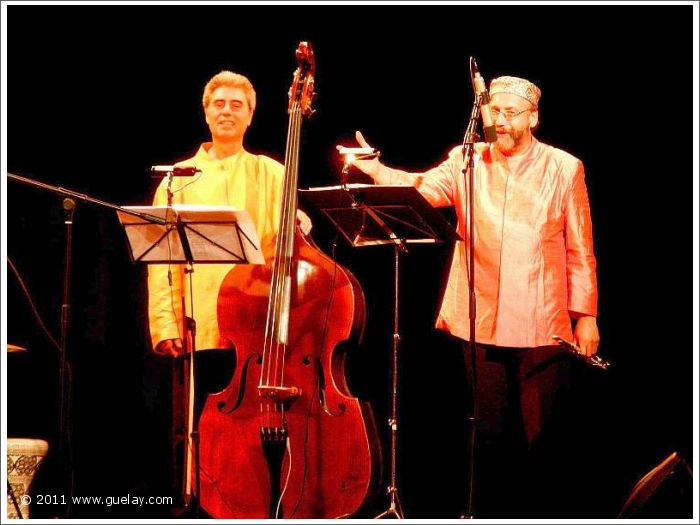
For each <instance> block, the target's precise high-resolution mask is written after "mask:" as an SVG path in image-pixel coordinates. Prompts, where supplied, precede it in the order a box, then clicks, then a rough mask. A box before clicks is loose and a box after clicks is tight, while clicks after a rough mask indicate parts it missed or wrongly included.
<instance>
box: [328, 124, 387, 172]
mask: <svg viewBox="0 0 700 525" xmlns="http://www.w3.org/2000/svg"><path fill="white" fill-rule="evenodd" d="M355 140H357V143H358V144H359V145H360V147H362V148H371V147H372V146H370V145H369V144H368V143H367V141H366V140H365V138H364V137H363V136H362V133H360V132H359V131H356V132H355ZM342 147H343V146H336V148H337V149H340V148H342ZM351 165H352V166H355V167H356V168H357V169H359V170H360V171H362V172H363V173H366V174H367V175H369V176H370V177H372V178H373V179H374V180H375V182H378V183H380V181H379V180H377V178H378V177H379V171H380V169H381V166H382V165H381V163H380V162H379V158H378V157H374V158H373V159H367V160H354V161H352V163H351Z"/></svg>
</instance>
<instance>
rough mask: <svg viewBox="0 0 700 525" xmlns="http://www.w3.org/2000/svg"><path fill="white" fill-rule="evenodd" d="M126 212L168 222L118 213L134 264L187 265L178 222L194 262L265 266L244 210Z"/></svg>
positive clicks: (193, 207) (188, 207)
mask: <svg viewBox="0 0 700 525" xmlns="http://www.w3.org/2000/svg"><path fill="white" fill-rule="evenodd" d="M124 209H125V210H132V211H135V212H139V213H142V214H148V215H151V216H153V217H155V218H158V219H162V220H166V222H165V223H158V222H151V221H149V220H148V219H146V218H143V217H138V216H135V215H130V214H128V213H126V212H122V211H117V214H118V216H119V221H120V222H121V223H122V225H124V228H125V230H126V234H127V237H128V239H129V244H130V247H131V249H132V257H133V259H134V260H135V261H141V262H150V263H166V262H168V263H169V262H185V261H186V254H185V250H184V247H183V245H182V239H181V238H180V234H179V232H178V230H177V228H176V225H177V224H178V219H179V220H180V224H181V225H182V226H183V231H184V233H185V236H186V239H187V240H186V242H187V244H188V245H189V247H190V251H191V254H192V259H193V262H237V263H242V262H245V263H248V264H264V263H265V258H264V256H263V254H262V252H261V251H260V241H259V239H258V236H257V232H256V230H255V225H254V224H253V220H252V219H251V217H250V214H249V213H248V212H247V211H245V210H237V209H236V208H233V207H231V206H215V205H203V204H174V205H173V206H172V207H171V208H168V207H166V206H124Z"/></svg>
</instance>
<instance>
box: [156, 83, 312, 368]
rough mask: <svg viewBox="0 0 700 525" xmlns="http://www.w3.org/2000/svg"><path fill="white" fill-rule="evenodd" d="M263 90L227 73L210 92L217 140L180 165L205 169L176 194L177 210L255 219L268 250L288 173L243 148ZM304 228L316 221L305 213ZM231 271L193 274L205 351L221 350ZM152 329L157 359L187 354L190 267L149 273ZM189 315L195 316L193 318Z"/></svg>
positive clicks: (217, 268)
mask: <svg viewBox="0 0 700 525" xmlns="http://www.w3.org/2000/svg"><path fill="white" fill-rule="evenodd" d="M255 102H256V98H255V90H254V89H253V86H252V84H251V83H250V81H249V80H248V79H247V78H246V77H244V76H242V75H239V74H236V73H232V72H230V71H222V72H220V73H218V74H217V75H215V76H214V77H212V78H211V80H209V82H208V83H207V85H206V87H205V88H204V95H203V97H202V105H203V106H204V113H205V116H206V122H207V124H208V126H209V129H210V131H211V137H212V141H211V142H207V143H204V144H202V145H201V146H200V148H199V150H198V151H197V153H196V154H195V155H194V156H193V157H191V158H189V159H187V160H184V161H182V162H180V163H178V165H181V166H193V167H196V168H197V169H199V170H201V173H197V175H195V176H194V177H177V178H175V179H174V180H173V185H172V188H171V191H172V194H173V199H172V201H173V204H208V205H228V206H233V207H235V208H237V209H244V210H246V211H248V213H250V215H251V217H252V220H253V223H254V224H255V227H256V230H257V233H258V236H259V238H260V239H261V243H262V245H263V246H269V245H271V243H272V242H274V241H273V240H274V234H275V233H276V231H277V226H278V223H279V209H280V194H281V190H282V181H283V177H284V166H283V165H282V164H280V163H279V162H277V161H276V160H273V159H271V158H270V157H266V156H265V155H254V154H251V153H249V152H247V151H246V150H245V148H244V147H243V137H244V135H245V132H246V130H247V129H248V126H250V122H251V120H252V118H253V112H254V111H255ZM153 204H154V205H155V206H163V205H165V204H167V180H165V179H164V180H163V181H162V182H161V184H160V185H159V187H158V189H157V190H156V194H155V198H154V200H153ZM300 219H301V220H302V222H303V224H302V229H305V230H308V229H309V228H310V224H309V222H308V218H307V217H306V216H305V215H303V214H301V213H300ZM232 266H233V265H231V264H200V265H195V272H194V274H193V284H192V286H193V289H194V290H193V291H194V293H193V298H194V301H193V302H194V316H193V317H194V319H195V321H196V326H197V331H196V333H197V336H196V341H195V348H196V349H197V350H203V349H210V348H220V347H221V346H222V345H221V342H220V340H219V329H218V323H217V315H216V303H217V298H218V294H219V287H220V285H221V283H222V281H223V280H224V277H225V276H226V274H227V273H228V272H229V271H230V270H231V268H232ZM148 291H149V325H150V332H151V341H152V344H153V348H154V350H155V352H156V353H158V354H162V355H170V356H173V357H175V356H178V355H181V354H182V351H183V350H182V338H183V335H184V326H183V312H182V297H183V291H184V297H185V299H186V300H185V304H186V308H188V309H189V305H190V302H189V298H190V294H189V278H186V275H185V273H184V267H183V266H182V265H166V264H157V265H150V266H149V267H148ZM188 315H191V313H189V312H188Z"/></svg>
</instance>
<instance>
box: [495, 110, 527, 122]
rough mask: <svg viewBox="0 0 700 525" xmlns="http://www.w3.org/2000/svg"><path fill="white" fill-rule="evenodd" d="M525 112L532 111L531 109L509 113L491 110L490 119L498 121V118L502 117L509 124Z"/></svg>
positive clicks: (508, 111)
mask: <svg viewBox="0 0 700 525" xmlns="http://www.w3.org/2000/svg"><path fill="white" fill-rule="evenodd" d="M526 111H532V110H531V109H523V110H522V111H510V110H499V111H496V110H495V109H492V110H491V117H492V118H493V120H498V116H499V115H503V118H504V119H506V120H507V121H509V122H510V121H511V120H513V119H514V118H515V117H517V116H518V115H521V114H523V113H525V112H526Z"/></svg>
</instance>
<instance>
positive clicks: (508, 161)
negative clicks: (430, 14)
mask: <svg viewBox="0 0 700 525" xmlns="http://www.w3.org/2000/svg"><path fill="white" fill-rule="evenodd" d="M540 96H541V92H540V90H539V88H538V87H537V86H535V85H534V84H533V83H532V82H529V81H528V80H525V79H522V78H517V77H509V76H506V77H499V78H496V79H494V80H493V82H492V83H491V86H490V108H491V114H492V116H493V120H494V122H495V125H496V132H497V140H496V141H495V142H494V143H492V144H491V145H489V144H485V143H480V144H477V147H476V152H477V153H476V155H475V168H474V181H475V183H474V186H475V192H474V193H475V196H474V232H475V235H474V256H475V293H476V334H475V340H476V342H477V355H476V377H477V391H476V405H477V408H476V413H477V415H478V422H477V432H478V433H477V436H478V440H477V443H478V445H477V450H479V451H480V453H479V456H478V458H479V459H477V468H480V467H483V470H484V471H486V470H487V469H489V476H487V478H490V480H491V481H492V482H493V486H489V480H488V479H486V478H484V479H485V481H484V483H481V484H480V482H479V481H477V483H476V491H477V495H479V493H481V494H482V495H483V493H484V492H488V491H495V490H498V491H499V498H498V501H497V502H496V501H494V505H496V504H498V507H494V508H492V509H490V508H488V503H487V504H486V505H485V506H484V508H483V510H484V511H485V514H490V513H491V512H493V513H494V516H496V517H506V516H507V515H509V514H508V512H507V511H506V510H505V509H506V507H507V506H508V503H507V498H506V499H503V498H501V497H500V495H502V494H503V491H502V490H501V488H502V487H503V486H504V485H507V484H508V483H509V482H510V481H512V485H513V487H512V490H513V494H515V492H517V491H518V490H520V491H522V487H518V486H517V485H518V483H519V482H518V481H517V474H516V473H515V472H514V471H516V470H518V469H517V468H515V469H514V468H513V464H511V465H510V466H509V467H507V469H506V470H505V471H503V473H502V475H500V474H498V472H499V471H498V468H497V465H498V464H499V463H500V464H503V463H504V462H507V459H506V458H505V457H504V456H503V454H504V453H508V454H511V453H512V452H513V450H517V449H522V450H529V449H531V447H532V445H533V442H534V440H535V438H537V436H538V435H539V434H540V431H541V429H542V426H543V424H544V423H545V422H546V420H547V415H548V413H549V412H550V410H551V404H552V402H553V400H554V399H555V397H556V396H555V394H556V391H557V387H558V386H559V383H560V381H559V379H558V376H559V375H560V374H561V370H560V368H561V366H562V365H563V363H564V362H565V360H562V359H558V357H560V356H559V354H560V353H561V352H562V350H561V348H559V347H558V346H556V345H555V343H554V341H553V339H552V337H553V336H555V335H556V336H559V337H561V338H563V339H565V340H567V341H571V342H574V343H576V344H577V345H578V346H579V348H580V350H581V352H582V353H583V354H585V355H587V356H592V355H594V354H595V353H596V352H597V348H598V341H599V334H598V327H597V323H596V314H597V281H596V273H595V269H596V260H595V256H594V254H593V234H592V226H591V218H590V209H589V203H588V194H587V190H586V185H585V180H584V169H583V164H582V162H581V161H580V160H578V159H577V158H575V157H573V156H572V155H570V154H569V153H566V152H565V151H562V150H560V149H557V148H554V147H552V146H549V145H546V144H543V143H541V142H539V141H538V140H537V139H536V138H535V137H534V136H533V133H532V132H533V130H534V129H535V128H536V127H537V124H538V122H539V112H538V109H539V100H540ZM356 138H357V141H358V143H359V144H360V145H361V146H363V147H369V144H368V143H367V142H366V141H365V139H364V137H363V136H362V134H361V133H360V132H359V131H358V132H357V134H356ZM354 165H355V166H357V167H358V168H359V169H361V170H362V171H363V172H365V173H366V174H368V175H369V176H371V177H372V178H373V179H374V180H375V181H376V182H377V183H379V184H398V185H413V186H414V187H416V188H417V189H418V191H420V193H421V194H422V195H423V196H424V197H425V198H426V199H427V200H428V201H429V202H430V203H431V204H432V205H433V206H449V205H454V206H455V209H456V212H457V219H458V221H457V230H458V232H459V233H460V235H462V237H463V238H465V239H468V233H469V228H468V223H467V216H466V215H467V209H468V208H467V203H466V198H467V192H466V191H465V177H464V175H463V171H462V169H463V166H464V159H463V157H462V148H461V147H456V148H454V149H453V150H452V151H450V153H449V155H448V158H447V159H446V160H445V161H443V162H442V163H441V164H440V165H438V166H437V167H435V168H433V169H430V170H428V171H426V172H424V173H408V172H406V171H402V170H398V169H393V168H389V167H387V166H385V165H383V164H381V163H380V162H379V160H378V159H373V160H360V161H355V163H354ZM467 259H468V255H467V249H466V246H465V243H464V242H458V243H457V244H456V246H455V250H454V254H453V260H452V266H451V270H450V274H449V278H448V283H447V288H446V290H445V295H444V297H443V300H442V305H441V309H440V313H439V315H438V318H437V323H436V326H437V328H440V329H443V330H446V331H448V332H449V333H451V334H452V335H454V336H456V337H459V338H461V339H463V340H465V341H468V340H469V338H470V330H469V300H468V288H467V284H468V281H467ZM572 324H574V325H575V328H574V329H573V330H572ZM467 366H468V368H470V372H471V360H470V359H467ZM504 440H505V441H507V444H505V445H504ZM526 456H527V455H526V454H525V455H523V454H520V455H519V454H515V455H514V456H512V457H513V458H514V459H513V462H516V463H517V462H520V461H527V459H523V457H526ZM482 459H483V461H482ZM516 460H517V461H516ZM480 463H481V464H480ZM480 478H481V476H479V475H477V479H480ZM476 510H477V517H485V516H484V515H483V514H484V512H482V515H481V516H479V514H478V513H479V507H478V503H477V509H476ZM511 510H512V512H514V513H515V514H514V515H515V516H519V517H522V514H519V512H522V510H523V509H522V508H521V507H519V506H518V507H515V508H512V509H511Z"/></svg>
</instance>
